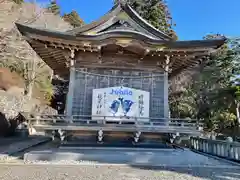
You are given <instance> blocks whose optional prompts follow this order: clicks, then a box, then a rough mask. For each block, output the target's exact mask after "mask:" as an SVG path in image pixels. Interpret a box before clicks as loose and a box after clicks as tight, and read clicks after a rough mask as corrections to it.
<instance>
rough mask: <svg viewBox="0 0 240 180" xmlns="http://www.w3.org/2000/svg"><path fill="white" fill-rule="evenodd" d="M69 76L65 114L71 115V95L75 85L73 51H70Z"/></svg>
mask: <svg viewBox="0 0 240 180" xmlns="http://www.w3.org/2000/svg"><path fill="white" fill-rule="evenodd" d="M69 69H70V78H69V85H68V94H67V101H66V102H67V104H66V115H67V116H72V107H73V96H74V87H75V85H74V84H75V74H76V71H75V60H74V51H71V59H70V68H69Z"/></svg>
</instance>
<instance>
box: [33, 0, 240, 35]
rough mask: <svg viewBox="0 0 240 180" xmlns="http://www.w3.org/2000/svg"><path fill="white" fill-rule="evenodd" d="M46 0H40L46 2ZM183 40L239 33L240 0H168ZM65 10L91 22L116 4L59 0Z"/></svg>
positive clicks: (108, 0) (97, 1) (106, 1)
mask: <svg viewBox="0 0 240 180" xmlns="http://www.w3.org/2000/svg"><path fill="white" fill-rule="evenodd" d="M46 1H47V0H37V2H46ZM166 1H167V4H168V7H169V9H170V12H171V14H172V17H173V20H174V22H175V23H176V24H177V26H176V27H175V31H176V32H177V35H178V37H179V39H180V40H197V39H202V38H203V36H205V35H207V34H212V33H219V34H224V35H226V36H228V37H240V0H166ZM57 3H58V4H59V5H60V7H61V12H62V13H68V12H71V11H72V10H75V11H77V12H78V13H79V15H80V17H81V18H82V19H83V20H84V21H85V22H86V23H90V22H92V21H94V20H97V19H99V18H100V17H101V16H102V15H104V14H105V13H106V12H108V11H109V10H110V9H111V8H112V6H113V0H57Z"/></svg>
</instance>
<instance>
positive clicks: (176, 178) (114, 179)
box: [0, 165, 240, 180]
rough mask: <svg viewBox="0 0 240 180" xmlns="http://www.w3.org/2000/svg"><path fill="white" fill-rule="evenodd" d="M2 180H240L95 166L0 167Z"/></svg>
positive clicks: (186, 171)
mask: <svg viewBox="0 0 240 180" xmlns="http://www.w3.org/2000/svg"><path fill="white" fill-rule="evenodd" d="M0 179H1V180H29V179H31V180H157V179H159V180H200V179H201V180H202V179H211V180H239V179H240V169H236V168H229V169H228V168H216V167H215V168H213V167H212V168H209V167H207V168H204V167H202V168H160V167H159V168H155V169H154V168H146V167H131V166H129V167H127V166H98V165H88V166H87V165H73V166H69V165H60V166H59V165H0Z"/></svg>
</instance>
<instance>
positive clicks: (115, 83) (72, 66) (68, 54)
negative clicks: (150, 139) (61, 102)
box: [16, 2, 225, 121]
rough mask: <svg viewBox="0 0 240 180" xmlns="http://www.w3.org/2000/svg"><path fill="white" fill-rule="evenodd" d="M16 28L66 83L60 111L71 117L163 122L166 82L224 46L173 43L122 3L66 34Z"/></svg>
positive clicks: (218, 42)
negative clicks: (161, 120) (131, 118)
mask: <svg viewBox="0 0 240 180" xmlns="http://www.w3.org/2000/svg"><path fill="white" fill-rule="evenodd" d="M16 25H17V28H18V29H19V31H20V32H21V34H22V35H23V36H24V37H25V38H26V40H27V42H28V43H29V44H30V46H31V47H32V48H33V49H34V51H35V52H36V53H37V54H38V55H39V56H40V57H41V58H42V60H43V61H44V62H45V63H46V64H47V65H48V66H49V67H50V68H51V69H52V70H53V71H54V74H55V75H58V76H60V77H61V78H63V79H65V80H68V81H69V87H68V94H67V100H66V109H65V110H66V115H68V116H73V117H74V116H75V117H76V118H77V117H83V116H84V117H87V118H90V119H91V118H92V119H94V118H93V116H94V117H97V116H99V118H100V117H103V118H104V119H105V118H106V117H108V119H109V120H111V119H114V120H116V119H117V118H120V119H121V117H125V118H127V117H128V118H127V119H129V117H136V118H139V120H145V121H151V120H152V119H163V120H164V121H168V118H169V103H168V89H169V80H171V78H174V77H175V76H176V75H178V74H179V73H181V72H182V71H184V70H186V69H188V68H191V67H194V66H196V65H197V64H199V63H201V62H202V61H204V60H205V59H206V58H207V57H208V56H209V55H210V54H211V53H212V52H214V51H216V49H218V48H219V47H220V46H222V45H223V44H224V42H225V39H215V40H214V39H212V40H191V41H178V40H174V39H173V38H172V37H170V36H169V35H167V34H166V33H164V32H162V31H160V30H158V29H156V28H155V27H153V26H152V25H151V24H149V23H148V22H147V21H146V20H144V19H143V18H141V17H140V16H139V15H138V13H137V12H136V11H134V10H133V9H132V8H131V7H130V6H129V5H128V4H127V3H121V2H120V3H118V4H116V5H115V6H114V7H113V8H112V9H111V10H110V11H109V12H108V13H107V14H105V15H104V16H103V17H101V18H100V19H99V20H97V21H95V22H92V23H90V24H87V25H84V26H82V27H77V28H74V29H72V30H69V31H66V32H58V31H50V30H47V29H39V28H36V27H32V26H27V25H24V24H16Z"/></svg>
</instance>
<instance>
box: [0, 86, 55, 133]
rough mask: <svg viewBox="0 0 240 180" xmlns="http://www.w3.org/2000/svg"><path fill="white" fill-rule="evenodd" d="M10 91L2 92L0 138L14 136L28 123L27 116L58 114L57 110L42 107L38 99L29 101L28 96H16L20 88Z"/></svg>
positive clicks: (0, 94) (0, 93) (0, 98)
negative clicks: (17, 129) (20, 126)
mask: <svg viewBox="0 0 240 180" xmlns="http://www.w3.org/2000/svg"><path fill="white" fill-rule="evenodd" d="M10 89H11V91H3V90H0V136H10V135H13V134H14V132H15V129H16V128H17V127H18V125H19V124H21V123H22V122H25V121H26V118H25V116H26V115H31V116H35V115H37V114H57V111H56V110H55V109H53V108H51V107H49V106H47V105H42V104H41V103H40V102H39V101H38V100H36V99H31V100H29V97H27V96H24V95H21V94H16V90H17V89H18V87H15V88H13V87H12V88H10ZM12 89H15V90H14V91H12ZM17 92H18V93H19V91H17Z"/></svg>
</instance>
